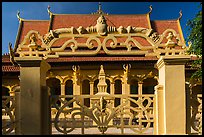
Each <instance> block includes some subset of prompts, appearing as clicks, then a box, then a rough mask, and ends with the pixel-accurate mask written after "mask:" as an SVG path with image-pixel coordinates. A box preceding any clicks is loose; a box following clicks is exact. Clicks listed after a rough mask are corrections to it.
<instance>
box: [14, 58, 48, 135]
mask: <svg viewBox="0 0 204 137" xmlns="http://www.w3.org/2000/svg"><path fill="white" fill-rule="evenodd" d="M15 61H16V62H17V63H18V64H19V65H20V108H19V111H20V116H19V118H20V132H21V134H23V135H45V134H47V135H48V134H51V116H50V104H49V91H48V89H47V88H46V72H47V71H48V70H49V69H50V65H49V64H48V63H47V62H46V61H45V60H44V59H43V58H41V57H16V58H15Z"/></svg>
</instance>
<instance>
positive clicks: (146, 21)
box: [2, 9, 185, 72]
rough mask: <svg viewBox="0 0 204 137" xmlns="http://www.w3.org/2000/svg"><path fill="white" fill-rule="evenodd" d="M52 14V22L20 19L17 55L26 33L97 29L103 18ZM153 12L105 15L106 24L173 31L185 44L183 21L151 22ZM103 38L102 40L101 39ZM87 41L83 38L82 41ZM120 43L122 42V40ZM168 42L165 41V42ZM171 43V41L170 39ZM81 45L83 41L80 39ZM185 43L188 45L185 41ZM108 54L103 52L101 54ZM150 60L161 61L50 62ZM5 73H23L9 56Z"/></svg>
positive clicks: (118, 58) (65, 59) (78, 58)
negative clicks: (72, 28)
mask: <svg viewBox="0 0 204 137" xmlns="http://www.w3.org/2000/svg"><path fill="white" fill-rule="evenodd" d="M48 12H49V14H50V20H25V19H22V18H20V17H19V14H18V18H19V21H20V24H19V30H18V34H17V38H16V43H15V46H14V52H16V50H17V48H18V45H19V44H20V43H22V41H23V40H24V38H25V36H26V34H27V33H28V32H29V31H30V30H35V31H37V32H39V34H40V35H42V36H43V35H46V34H48V33H49V32H50V30H56V29H60V28H71V27H74V28H79V27H80V26H82V27H83V28H87V27H90V26H94V25H95V24H96V21H97V19H98V18H99V16H100V15H99V14H53V13H51V12H50V10H49V9H48ZM150 13H151V12H148V13H146V14H128V15H124V14H123V15H114V14H113V15H107V14H104V15H103V16H104V17H105V19H106V23H107V25H108V26H114V27H116V28H118V27H120V26H123V27H124V28H127V27H128V26H134V27H141V28H147V29H152V30H154V31H155V32H157V33H158V34H159V35H161V34H162V33H163V32H164V31H165V30H167V29H173V30H175V31H176V33H177V34H179V36H180V38H181V41H182V42H184V38H183V34H182V30H181V26H180V21H179V19H180V18H178V19H173V20H156V21H154V20H151V19H150ZM101 39H102V38H100V40H101ZM81 41H83V39H82V40H81ZM119 41H120V40H119ZM137 41H138V42H139V43H140V44H141V45H143V46H149V45H148V44H149V43H148V42H147V41H146V40H144V39H142V38H137ZM164 41H165V40H164ZM166 41H167V40H166ZM65 42H66V39H62V40H59V41H58V42H56V43H55V44H53V46H61V45H62V44H63V43H65ZM79 42H80V39H79ZM184 43H185V42H184ZM100 53H101V54H104V53H103V51H101V52H100ZM144 60H146V61H148V60H149V61H150V60H152V61H153V60H154V61H156V60H158V58H157V57H155V56H145V57H143V56H141V57H139V56H109V55H105V56H104V55H103V56H88V55H87V56H85V57H81V56H66V57H59V58H48V59H47V61H48V62H85V61H144ZM2 62H3V66H2V70H3V72H15V71H19V68H18V67H12V66H11V63H10V65H9V57H8V55H4V56H2Z"/></svg>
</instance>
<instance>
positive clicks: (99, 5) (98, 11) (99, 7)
mask: <svg viewBox="0 0 204 137" xmlns="http://www.w3.org/2000/svg"><path fill="white" fill-rule="evenodd" d="M101 7H102V6H101V3H100V2H99V3H98V10H97V12H95V13H92V14H100V15H101V14H107V15H108V13H104V12H103V11H102V8H101Z"/></svg>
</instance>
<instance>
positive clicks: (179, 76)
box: [156, 56, 190, 134]
mask: <svg viewBox="0 0 204 137" xmlns="http://www.w3.org/2000/svg"><path fill="white" fill-rule="evenodd" d="M189 59H190V56H165V57H161V58H160V59H159V60H158V61H157V64H156V67H157V69H158V70H159V85H162V86H163V93H162V94H161V98H162V100H160V101H159V102H158V105H159V106H160V105H161V106H162V108H161V109H158V110H157V111H158V113H159V115H158V119H160V121H159V123H158V128H159V129H160V130H158V131H159V133H158V134H186V98H185V62H186V61H188V60H189ZM162 104H163V105H162Z"/></svg>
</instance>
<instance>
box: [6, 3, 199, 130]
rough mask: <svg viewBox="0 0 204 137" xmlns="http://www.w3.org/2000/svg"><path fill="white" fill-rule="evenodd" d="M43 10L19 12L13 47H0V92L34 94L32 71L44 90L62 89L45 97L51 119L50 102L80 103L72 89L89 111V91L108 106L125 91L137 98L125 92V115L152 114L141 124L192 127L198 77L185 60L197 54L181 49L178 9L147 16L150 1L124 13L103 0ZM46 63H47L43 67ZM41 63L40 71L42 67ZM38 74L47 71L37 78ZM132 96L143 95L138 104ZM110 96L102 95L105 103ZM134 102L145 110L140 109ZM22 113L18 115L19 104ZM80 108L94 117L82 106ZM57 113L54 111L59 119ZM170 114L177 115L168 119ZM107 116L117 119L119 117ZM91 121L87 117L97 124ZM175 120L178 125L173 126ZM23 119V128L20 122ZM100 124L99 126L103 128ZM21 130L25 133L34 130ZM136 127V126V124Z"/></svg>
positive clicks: (53, 108) (118, 103) (119, 100)
mask: <svg viewBox="0 0 204 137" xmlns="http://www.w3.org/2000/svg"><path fill="white" fill-rule="evenodd" d="M47 10H48V13H49V16H50V20H27V19H23V18H21V17H20V13H18V14H17V17H18V19H19V29H18V34H17V37H16V42H15V43H14V46H13V47H12V45H11V44H10V45H9V48H10V53H8V54H4V55H2V74H3V75H2V95H3V96H15V95H16V93H15V92H16V89H18V88H20V92H22V93H21V95H20V98H21V99H22V101H24V99H23V95H27V93H28V92H29V94H30V96H29V97H30V98H32V96H35V95H34V94H36V92H35V90H37V86H36V85H37V84H36V85H35V82H33V81H32V80H31V79H36V83H37V81H38V80H39V81H38V83H39V85H46V87H48V95H49V96H51V97H58V99H59V98H60V97H61V96H64V99H62V100H54V99H51V104H54V105H51V118H53V120H54V119H55V118H56V115H58V113H59V111H60V110H61V109H56V108H57V107H56V105H57V106H58V107H60V106H61V107H62V106H63V105H65V104H66V103H64V102H63V100H64V101H67V102H68V104H66V106H68V107H70V108H74V107H77V106H80V105H79V104H80V103H79V104H78V103H77V101H76V102H74V101H71V100H73V99H74V98H75V96H76V97H77V96H81V97H83V99H84V100H83V106H85V107H86V108H83V109H84V110H86V109H87V113H88V111H89V110H90V108H94V107H93V103H92V102H93V100H94V99H92V96H93V97H94V96H95V95H96V96H102V97H103V96H104V97H112V101H110V102H112V107H113V108H117V107H121V106H122V105H123V104H124V99H125V97H131V98H132V99H136V101H131V99H130V100H128V101H127V102H126V104H127V105H128V109H127V110H126V111H125V113H124V115H123V118H127V119H129V118H130V115H131V116H132V115H133V117H134V116H135V117H137V116H138V118H139V119H140V118H141V117H142V116H139V115H144V116H145V117H146V115H147V114H146V112H148V116H149V119H151V121H148V119H147V121H145V122H146V123H148V122H150V125H148V124H144V122H143V123H142V124H141V125H143V128H144V127H147V125H148V128H149V127H153V125H154V131H153V132H154V134H190V133H191V131H192V129H191V127H189V126H186V125H187V123H188V122H190V120H188V119H191V118H190V117H191V116H190V114H188V113H192V112H191V111H192V110H191V109H190V103H189V102H190V96H191V94H190V93H195V94H196V96H197V94H201V93H202V90H201V82H198V81H197V82H194V83H191V81H190V77H191V75H192V73H193V72H195V71H196V69H192V68H191V63H192V61H194V60H196V59H197V58H196V56H194V55H187V53H186V51H187V49H188V47H187V46H186V44H185V40H184V37H183V32H182V28H181V25H180V19H181V15H182V14H181V13H180V16H179V17H178V19H171V20H151V18H150V15H151V12H152V7H151V6H150V11H149V12H148V13H145V14H128V15H122V14H121V15H114V14H113V15H109V14H106V13H104V12H103V11H102V10H101V8H99V10H98V11H97V12H96V13H93V14H55V13H52V12H51V10H50V7H48V9H47ZM37 60H44V61H45V62H46V63H47V64H49V67H47V68H46V67H44V66H43V67H39V64H38V65H35V63H36V62H37ZM25 62H26V63H25ZM36 64H37V63H36ZM42 64H43V63H41V64H40V65H42ZM37 69H39V73H40V76H38V75H39V73H38V72H37ZM44 69H45V70H47V71H45V72H44ZM41 71H42V72H44V73H42V74H41ZM41 75H42V76H41ZM44 75H45V76H44ZM38 77H40V79H38ZM42 77H45V79H44V81H43V80H42V82H41V78H42ZM44 82H45V83H44ZM41 83H44V84H41ZM189 85H194V86H189ZM19 86H20V87H19ZM190 87H191V88H190ZM190 91H191V92H190ZM24 93H25V94H24ZM36 96H37V95H36ZM43 96H44V95H43ZM123 97H124V98H123ZM140 97H141V98H140ZM177 97H178V98H177ZM36 98H37V97H36ZM175 98H177V99H175ZM137 99H138V100H140V99H141V100H142V105H141V104H140V103H138V102H137ZM174 99H175V100H174ZM201 99H202V96H201ZM76 100H77V99H76ZM104 100H106V98H105V99H104V98H101V99H100V101H101V102H102V104H103V103H104ZM107 100H108V99H107ZM69 101H70V102H69ZM110 102H107V101H106V104H108V103H110ZM161 102H163V103H161ZM165 103H166V104H165ZM28 104H30V103H29V102H28ZM139 104H140V105H141V106H140V105H139ZM161 104H163V105H164V106H162V105H161ZM201 105H202V104H201ZM31 106H32V104H31ZM100 106H101V107H102V108H101V111H100V112H101V113H103V112H104V111H102V109H104V110H105V108H106V106H107V105H105V106H104V107H103V105H100ZM171 106H172V107H174V106H178V107H179V106H180V110H178V109H173V110H170V109H167V108H169V107H171ZM23 107H25V108H23ZM20 108H21V110H24V111H25V110H26V106H23V105H21V106H20ZM137 108H143V109H147V111H146V110H145V111H144V113H145V114H144V113H143V112H142V113H140V112H139V111H138V112H137V111H136V109H137ZM188 108H189V109H188ZM107 110H108V109H107ZM175 111H176V112H175ZM60 112H61V113H64V112H63V111H60ZM110 112H112V111H110ZM126 112H127V113H126ZM136 112H137V113H136ZM70 113H71V112H70ZM164 113H166V114H165V116H166V117H165V118H164V117H163V116H164ZM170 113H171V115H170ZM172 113H178V115H176V114H172ZM104 114H105V112H104ZM168 114H169V116H167V115H168ZM21 115H24V114H23V112H22V113H21ZM25 115H26V114H25ZM25 115H24V116H25ZM36 116H37V115H36ZM84 116H86V117H87V118H91V119H92V120H93V119H94V118H93V117H91V116H90V115H88V114H87V115H84ZM62 117H63V116H62V115H61V114H59V119H60V118H62ZM159 117H162V118H161V119H162V120H161V119H159ZM196 117H197V116H196ZM69 118H71V116H69ZM77 118H79V117H77ZM171 118H174V119H176V120H173V121H181V122H180V123H176V122H173V123H172V122H171ZM141 119H142V118H141ZM111 120H112V121H111V122H113V123H114V122H116V123H117V120H115V119H111ZM114 120H115V121H114ZM93 121H94V122H95V123H93V125H98V123H97V122H96V121H95V120H93ZM138 123H140V122H138ZM176 124H178V128H177V129H178V130H174V131H172V129H174V128H175V126H176ZM108 125H110V123H108V124H106V126H107V127H108ZM124 125H125V124H124ZM139 125H140V124H139ZM189 125H190V124H189ZM72 126H73V125H72ZM21 127H22V130H23V128H24V127H23V126H21ZM58 127H60V126H59V125H58ZM107 127H106V128H107ZM139 127H140V126H139ZM141 127H142V126H141ZM155 127H157V128H155ZM163 127H166V129H165V128H163ZM176 127H177V126H176ZM98 128H99V130H100V132H102V133H105V132H106V130H107V129H106V130H104V128H101V127H100V126H98ZM131 128H132V127H131ZM168 128H169V129H168ZM141 129H142V128H141ZM194 129H196V128H194ZM24 130H25V132H26V133H28V134H29V133H31V132H32V131H28V130H26V128H25V129H24ZM57 130H58V131H59V132H60V131H61V130H60V129H57ZM196 130H197V131H198V128H197V129H196ZM136 131H137V133H142V130H136ZM33 132H34V131H33ZM70 132H71V130H70ZM62 133H65V132H64V131H62ZM67 133H68V131H67ZM82 133H84V131H82ZM33 134H34V133H33ZM152 134H153V133H152Z"/></svg>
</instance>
